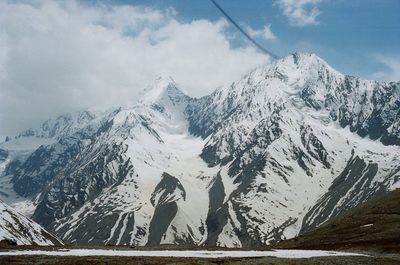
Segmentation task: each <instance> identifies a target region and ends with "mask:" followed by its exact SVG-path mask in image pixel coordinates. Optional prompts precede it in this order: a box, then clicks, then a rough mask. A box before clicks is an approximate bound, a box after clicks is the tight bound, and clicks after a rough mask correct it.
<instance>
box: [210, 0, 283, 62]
mask: <svg viewBox="0 0 400 265" xmlns="http://www.w3.org/2000/svg"><path fill="white" fill-rule="evenodd" d="M210 1H211V2H212V3H213V4H214V5H215V6H216V7H217V8H218V10H219V11H221V13H222V14H223V15H224V16H225V17H226V18H227V19H228V20H229V21H230V22H231V23H232V24H233V25H234V26H235V27H236V28H237V29H238V30H239V31H240V32H241V33H242V34H243V35H244V36H245V37H246V38H247V39H248V40H249V41H250V42H251V43H253V44H254V45H255V46H256V47H257V48H258V49H260V50H261V51H262V52H264V53H266V54H268V55H269V56H271V57H272V58H274V59H278V58H279V56H277V55H276V54H274V53H273V52H270V51H268V50H267V49H265V48H264V47H263V46H261V44H259V43H258V42H257V41H255V40H254V39H253V38H252V37H250V35H249V34H247V32H246V31H245V30H244V29H243V28H242V27H241V26H239V24H238V23H236V21H235V20H233V18H232V17H231V16H230V15H228V13H226V12H225V10H224V9H222V7H221V6H220V5H219V4H218V3H217V2H216V1H215V0H210Z"/></svg>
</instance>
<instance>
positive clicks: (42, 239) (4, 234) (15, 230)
mask: <svg viewBox="0 0 400 265" xmlns="http://www.w3.org/2000/svg"><path fill="white" fill-rule="evenodd" d="M2 240H10V241H12V242H15V243H17V244H18V245H40V246H53V245H61V244H62V243H61V241H60V240H58V239H57V238H56V237H55V236H53V235H51V234H50V233H48V232H47V231H46V230H44V229H43V228H42V227H41V226H40V225H38V224H37V223H35V222H34V221H32V220H30V219H29V218H27V217H25V216H24V215H22V214H20V213H17V212H16V211H15V210H14V209H12V208H11V207H9V206H8V205H6V204H5V203H4V202H2V201H1V200H0V241H2Z"/></svg>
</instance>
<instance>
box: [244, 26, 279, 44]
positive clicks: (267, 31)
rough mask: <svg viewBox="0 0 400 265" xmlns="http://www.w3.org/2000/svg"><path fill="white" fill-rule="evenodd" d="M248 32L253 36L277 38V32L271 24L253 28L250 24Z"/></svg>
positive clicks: (265, 38) (267, 38)
mask: <svg viewBox="0 0 400 265" xmlns="http://www.w3.org/2000/svg"><path fill="white" fill-rule="evenodd" d="M246 32H247V33H248V34H249V35H250V36H251V37H252V38H262V39H264V40H276V39H277V38H276V36H275V34H274V33H273V32H272V30H271V25H265V26H264V28H263V29H259V30H256V29H253V28H251V27H250V26H246Z"/></svg>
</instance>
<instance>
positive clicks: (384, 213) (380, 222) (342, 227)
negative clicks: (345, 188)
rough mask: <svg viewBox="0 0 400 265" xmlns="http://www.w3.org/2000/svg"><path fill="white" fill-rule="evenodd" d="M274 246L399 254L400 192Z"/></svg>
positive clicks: (363, 205)
mask: <svg viewBox="0 0 400 265" xmlns="http://www.w3.org/2000/svg"><path fill="white" fill-rule="evenodd" d="M371 224H372V225H371ZM272 247H273V248H274V247H275V248H299V249H330V250H331V249H337V250H341V249H346V250H348V249H354V250H366V251H374V252H392V253H400V189H398V190H395V191H392V192H390V193H388V194H386V195H384V196H382V197H380V198H376V199H373V200H371V201H368V202H366V203H364V204H362V205H360V206H358V207H356V208H354V209H353V210H351V211H350V212H348V213H347V214H345V215H343V216H341V217H339V218H337V219H335V220H333V221H331V222H329V223H327V224H325V225H323V226H321V227H319V228H317V229H315V230H313V231H311V232H309V233H306V234H303V235H300V236H299V237H297V238H294V239H291V240H287V241H283V242H281V243H278V244H276V245H275V246H272Z"/></svg>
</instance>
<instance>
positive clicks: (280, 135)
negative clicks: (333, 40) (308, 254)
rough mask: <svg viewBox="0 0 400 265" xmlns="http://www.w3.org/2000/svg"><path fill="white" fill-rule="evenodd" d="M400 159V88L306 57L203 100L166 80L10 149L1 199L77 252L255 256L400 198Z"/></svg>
mask: <svg viewBox="0 0 400 265" xmlns="http://www.w3.org/2000/svg"><path fill="white" fill-rule="evenodd" d="M399 153H400V82H397V83H396V82H380V81H372V80H362V79H360V78H357V77H353V76H349V75H344V74H341V73H339V72H338V71H336V70H335V69H333V68H332V67H331V66H329V65H328V64H327V63H326V62H325V61H324V60H322V59H321V58H319V57H318V56H316V55H315V54H301V53H295V54H290V55H288V56H287V57H285V58H282V59H279V60H277V61H274V62H272V63H270V64H268V65H265V66H262V67H259V68H257V69H254V70H253V71H251V72H250V73H248V74H246V75H245V76H243V77H241V78H240V79H238V81H236V82H234V83H232V84H230V85H228V86H222V87H219V88H217V89H216V90H215V91H214V92H213V93H211V94H210V95H207V96H204V97H201V98H192V97H189V96H188V95H186V94H184V93H183V92H182V91H181V90H180V89H179V86H178V85H177V84H176V83H175V81H174V80H173V79H172V78H169V77H168V78H159V79H157V80H155V81H154V83H153V84H151V85H150V86H149V87H148V88H146V89H145V90H144V91H143V92H142V93H141V95H140V97H139V99H138V101H137V102H136V103H132V106H130V107H124V108H122V107H117V108H114V109H111V110H107V111H97V112H92V111H88V110H87V111H80V112H75V113H69V114H64V115H61V116H59V117H57V118H54V119H50V120H48V121H46V122H44V123H43V124H42V125H40V126H38V127H37V128H33V129H29V130H26V131H24V132H21V133H20V134H18V135H16V136H14V137H8V139H7V141H5V142H3V143H1V144H0V198H1V199H2V200H3V201H5V202H6V203H8V204H9V205H10V206H12V207H14V208H15V209H17V210H18V211H19V212H21V213H22V214H24V215H26V216H29V217H30V218H31V219H32V220H33V221H35V222H37V223H38V224H40V225H41V226H43V227H44V228H45V229H46V230H47V231H49V233H51V234H54V235H56V236H57V237H59V238H60V239H61V240H63V241H64V242H65V243H68V244H78V245H106V244H108V245H158V244H167V243H168V244H187V245H212V246H226V247H255V246H260V245H266V244H271V243H275V242H278V241H281V240H285V239H289V238H293V237H295V236H297V235H299V234H301V233H307V232H309V231H311V230H313V229H315V228H317V227H319V226H321V225H322V224H324V223H326V222H328V221H329V220H332V219H333V218H335V217H337V216H340V215H341V214H343V213H345V212H347V211H348V210H350V209H352V208H354V207H356V206H357V205H360V204H361V203H364V202H365V201H367V200H369V199H372V198H374V197H377V196H380V195H383V194H385V193H388V192H390V191H391V190H394V189H396V188H399V187H400V157H399V156H398V154H399ZM7 207H8V206H7ZM21 216H22V215H21ZM1 229H4V228H3V227H2V225H1V223H0V231H2V230H1ZM0 238H1V232H0Z"/></svg>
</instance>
